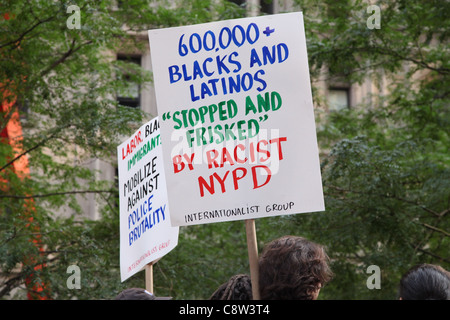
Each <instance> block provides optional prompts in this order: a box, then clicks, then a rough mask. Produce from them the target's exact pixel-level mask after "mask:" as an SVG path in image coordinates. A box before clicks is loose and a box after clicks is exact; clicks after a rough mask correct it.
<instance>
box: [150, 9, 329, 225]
mask: <svg viewBox="0 0 450 320" xmlns="http://www.w3.org/2000/svg"><path fill="white" fill-rule="evenodd" d="M149 40H150V50H151V55H152V64H153V73H154V80H155V89H156V101H157V108H158V113H159V117H160V119H161V137H162V140H163V141H164V144H163V153H164V158H165V163H164V165H165V170H166V177H167V187H168V197H169V205H170V214H171V221H172V224H173V225H191V224H202V223H211V222H219V221H229V220H241V219H255V218H260V217H267V216H276V215H284V214H293V213H300V212H313V211H322V210H324V201H323V192H322V181H321V175H320V166H319V157H318V147H317V138H316V131H315V122H314V112H313V104H312V96H311V87H310V81H309V70H308V61H307V53H306V41H305V33H304V28H303V16H302V14H301V13H289V14H280V15H271V16H263V17H256V18H244V19H236V20H227V21H220V22H213V23H206V24H200V25H192V26H185V27H176V28H168V29H158V30H150V31H149Z"/></svg>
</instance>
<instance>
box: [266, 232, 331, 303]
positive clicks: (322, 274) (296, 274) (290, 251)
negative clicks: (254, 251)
mask: <svg viewBox="0 0 450 320" xmlns="http://www.w3.org/2000/svg"><path fill="white" fill-rule="evenodd" d="M328 262H329V258H328V256H327V254H326V253H325V250H324V248H323V246H321V245H319V244H316V243H314V242H311V241H308V240H306V239H304V238H302V237H298V236H284V237H281V238H279V239H276V240H273V241H272V242H270V243H268V244H267V245H266V246H265V247H264V250H263V252H262V254H261V256H260V259H259V289H260V296H261V299H263V300H281V299H283V300H313V299H316V298H317V294H318V292H319V290H320V288H321V287H323V286H324V285H325V284H326V283H327V282H328V281H330V280H331V278H332V276H333V273H332V272H331V269H330V267H329V265H328Z"/></svg>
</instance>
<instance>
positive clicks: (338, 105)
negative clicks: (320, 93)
mask: <svg viewBox="0 0 450 320" xmlns="http://www.w3.org/2000/svg"><path fill="white" fill-rule="evenodd" d="M328 107H329V109H330V111H339V110H343V109H348V108H349V107H350V89H349V88H330V89H329V90H328Z"/></svg>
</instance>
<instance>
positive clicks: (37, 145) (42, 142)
mask: <svg viewBox="0 0 450 320" xmlns="http://www.w3.org/2000/svg"><path fill="white" fill-rule="evenodd" d="M59 131H60V130H57V131H55V132H54V133H52V134H51V135H50V136H49V137H47V138H45V139H43V140H42V141H41V142H39V143H38V144H36V145H35V146H33V147H31V148H30V149H28V150H25V151H24V152H22V153H21V154H19V155H18V156H17V157H15V158H14V159H12V160H11V161H9V162H8V163H6V164H5V165H3V166H2V167H1V168H0V172H1V171H3V170H5V169H6V168H7V167H8V166H10V165H11V164H13V163H14V162H15V161H17V160H19V159H20V158H22V157H23V156H25V155H27V154H28V153H30V152H31V151H33V150H35V149H37V148H39V147H41V146H43V145H44V144H45V143H46V142H48V141H49V140H50V139H53V138H54V137H55V136H56V134H57V133H59Z"/></svg>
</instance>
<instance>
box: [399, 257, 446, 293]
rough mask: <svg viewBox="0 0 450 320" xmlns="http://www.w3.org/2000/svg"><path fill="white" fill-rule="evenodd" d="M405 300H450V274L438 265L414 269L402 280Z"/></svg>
mask: <svg viewBox="0 0 450 320" xmlns="http://www.w3.org/2000/svg"><path fill="white" fill-rule="evenodd" d="M399 296H400V298H401V299H403V300H450V273H449V272H448V271H447V270H445V269H444V268H442V267H441V266H438V265H433V264H426V263H424V264H420V265H417V266H414V267H412V268H411V269H409V270H408V272H406V273H405V274H404V275H403V277H402V278H401V280H400V285H399Z"/></svg>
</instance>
